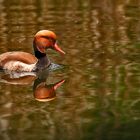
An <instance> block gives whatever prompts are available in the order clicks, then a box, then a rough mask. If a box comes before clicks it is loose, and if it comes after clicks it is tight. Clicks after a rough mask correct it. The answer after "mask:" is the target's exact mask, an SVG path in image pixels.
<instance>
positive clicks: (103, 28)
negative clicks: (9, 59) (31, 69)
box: [0, 0, 140, 140]
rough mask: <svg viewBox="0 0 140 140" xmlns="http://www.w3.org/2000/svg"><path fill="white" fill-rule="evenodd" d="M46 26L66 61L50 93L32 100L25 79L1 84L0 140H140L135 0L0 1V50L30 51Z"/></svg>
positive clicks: (139, 33) (139, 32)
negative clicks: (22, 82) (45, 98)
mask: <svg viewBox="0 0 140 140" xmlns="http://www.w3.org/2000/svg"><path fill="white" fill-rule="evenodd" d="M40 29H49V30H52V31H54V32H55V33H56V34H57V35H58V40H59V41H58V42H59V45H60V46H61V48H63V50H64V51H65V52H66V55H65V56H61V55H59V54H58V53H56V52H54V51H51V50H49V51H48V55H49V57H50V58H51V60H52V61H53V62H56V63H61V64H65V65H67V66H68V68H67V69H65V70H60V71H55V72H53V73H51V74H50V75H49V77H48V79H47V82H48V83H54V82H56V81H58V80H61V79H65V80H66V81H65V83H64V84H63V85H62V86H61V87H60V88H59V89H58V90H57V93H56V96H57V97H56V99H55V100H52V101H50V102H38V101H36V100H35V99H34V97H33V91H32V84H31V85H10V84H5V83H0V140H140V1H139V0H0V53H3V52H7V51H13V50H18V51H26V52H29V53H32V40H33V35H34V34H35V33H36V32H37V31H39V30H40Z"/></svg>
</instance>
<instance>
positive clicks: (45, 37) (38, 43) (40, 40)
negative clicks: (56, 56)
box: [34, 30, 65, 54]
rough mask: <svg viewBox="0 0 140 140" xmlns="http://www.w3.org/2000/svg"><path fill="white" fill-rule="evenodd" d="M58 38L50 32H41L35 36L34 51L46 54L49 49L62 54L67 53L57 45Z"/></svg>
mask: <svg viewBox="0 0 140 140" xmlns="http://www.w3.org/2000/svg"><path fill="white" fill-rule="evenodd" d="M56 39H57V36H56V34H55V33H54V32H52V31H49V30H40V31H39V32H37V33H36V34H35V36H34V49H35V51H39V52H40V53H43V54H45V53H46V50H47V49H48V48H51V49H54V50H56V51H58V52H60V53H62V54H65V52H64V51H63V50H62V49H61V48H60V47H59V46H58V45H57V43H56Z"/></svg>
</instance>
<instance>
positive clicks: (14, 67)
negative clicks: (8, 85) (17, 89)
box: [4, 61, 36, 72]
mask: <svg viewBox="0 0 140 140" xmlns="http://www.w3.org/2000/svg"><path fill="white" fill-rule="evenodd" d="M35 65H36V63H35V64H25V63H23V62H20V61H10V62H7V63H6V64H5V65H4V69H5V70H10V71H18V72H31V71H32V70H33V69H34V67H35Z"/></svg>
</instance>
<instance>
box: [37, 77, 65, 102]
mask: <svg viewBox="0 0 140 140" xmlns="http://www.w3.org/2000/svg"><path fill="white" fill-rule="evenodd" d="M64 81H65V80H61V81H59V82H57V83H55V84H53V85H46V84H45V82H43V83H41V84H39V85H38V86H37V87H36V89H35V90H34V97H35V99H36V100H38V101H42V102H45V101H51V100H53V99H55V97H56V93H55V90H56V89H57V88H58V87H59V86H60V85H61V84H62V83H64Z"/></svg>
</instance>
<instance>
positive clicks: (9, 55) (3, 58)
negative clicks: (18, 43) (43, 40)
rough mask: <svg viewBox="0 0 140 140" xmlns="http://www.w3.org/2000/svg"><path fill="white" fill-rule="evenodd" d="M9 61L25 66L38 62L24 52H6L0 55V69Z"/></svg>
mask: <svg viewBox="0 0 140 140" xmlns="http://www.w3.org/2000/svg"><path fill="white" fill-rule="evenodd" d="M9 61H20V62H23V63H25V64H34V63H36V62H37V61H38V60H37V58H36V57H35V56H34V55H32V54H30V53H26V52H20V51H15V52H6V53H3V54H1V55H0V66H1V67H3V66H4V65H5V64H6V63H7V62H9Z"/></svg>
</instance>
